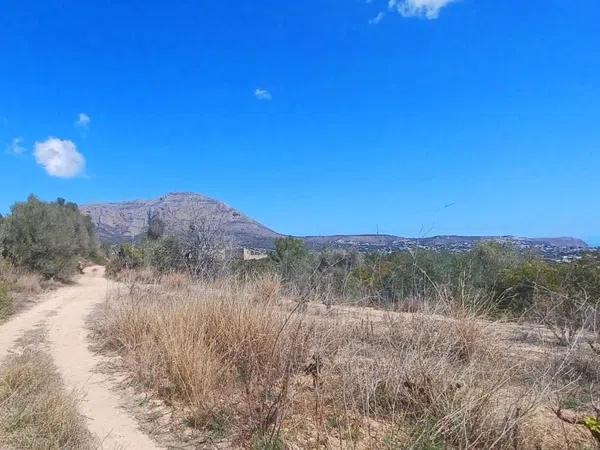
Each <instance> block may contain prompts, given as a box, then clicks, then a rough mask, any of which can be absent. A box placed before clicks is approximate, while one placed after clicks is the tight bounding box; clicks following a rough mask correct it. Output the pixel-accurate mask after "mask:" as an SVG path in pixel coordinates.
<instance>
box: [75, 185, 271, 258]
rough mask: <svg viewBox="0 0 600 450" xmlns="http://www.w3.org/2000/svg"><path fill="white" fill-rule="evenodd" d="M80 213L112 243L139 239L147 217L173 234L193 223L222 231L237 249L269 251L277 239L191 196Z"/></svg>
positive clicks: (224, 209) (211, 202)
mask: <svg viewBox="0 0 600 450" xmlns="http://www.w3.org/2000/svg"><path fill="white" fill-rule="evenodd" d="M80 210H81V212H82V213H83V214H87V215H89V216H90V217H91V218H92V221H93V222H94V223H95V224H96V229H97V232H98V236H99V237H100V239H101V240H104V241H108V242H113V243H116V242H124V241H132V240H136V239H139V238H140V237H141V235H142V234H143V233H144V232H145V231H146V229H147V226H148V218H149V217H158V218H160V219H161V220H162V221H163V222H164V223H165V226H166V230H167V232H168V233H172V234H179V233H182V232H184V231H185V230H187V229H189V227H190V225H192V224H198V223H203V224H207V225H208V226H210V227H214V228H218V229H220V230H222V231H223V233H224V234H225V236H227V237H228V238H229V239H230V240H231V241H232V242H233V244H234V245H237V246H245V247H257V248H262V247H267V248H269V247H271V246H272V242H273V240H274V239H275V238H276V237H277V236H279V235H278V234H277V233H275V232H274V231H272V230H270V229H268V228H267V227H265V226H264V225H261V224H260V223H258V222H256V221H255V220H253V219H251V218H249V217H247V216H246V215H244V214H242V213H241V212H239V211H236V210H235V209H233V208H231V207H230V206H227V205H226V204H225V203H222V202H219V201H217V200H213V199H211V198H208V197H205V196H203V195H199V194H193V193H171V194H167V195H165V196H163V197H160V198H158V199H155V200H134V201H130V202H122V203H101V204H95V205H84V206H81V207H80Z"/></svg>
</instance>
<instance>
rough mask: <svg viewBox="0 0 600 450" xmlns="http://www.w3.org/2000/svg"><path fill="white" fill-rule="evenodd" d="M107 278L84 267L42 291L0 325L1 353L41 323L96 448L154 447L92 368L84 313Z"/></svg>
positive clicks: (101, 292)
mask: <svg viewBox="0 0 600 450" xmlns="http://www.w3.org/2000/svg"><path fill="white" fill-rule="evenodd" d="M112 284H113V283H112V282H110V281H108V280H107V279H105V278H104V268H103V267H99V266H95V267H89V268H87V269H86V271H85V274H84V275H82V276H80V277H78V278H77V279H76V280H75V283H74V284H73V285H71V286H67V287H64V288H61V289H59V290H57V291H54V292H52V293H50V294H47V297H46V298H44V299H43V301H41V302H39V303H38V304H36V305H35V306H34V307H33V308H31V309H29V310H27V311H25V312H23V313H21V314H19V315H17V316H16V317H14V318H12V319H11V320H10V321H9V322H7V323H5V324H3V325H0V358H4V357H5V356H6V354H7V353H8V352H9V351H10V349H11V348H12V347H13V346H14V345H15V343H16V341H17V340H18V339H19V338H20V337H21V336H22V335H23V333H25V332H27V331H29V330H32V329H34V328H35V327H36V326H37V325H38V324H40V323H44V324H45V326H46V327H47V329H48V345H49V348H50V354H51V355H52V357H53V359H54V362H55V364H56V366H57V368H58V370H59V372H60V374H61V375H62V378H63V380H64V382H65V384H66V386H67V387H68V388H69V389H73V390H75V391H76V392H78V393H80V394H81V396H82V398H83V401H82V403H81V404H80V412H81V413H82V414H83V415H84V416H85V417H86V420H87V425H88V428H89V430H90V431H91V432H92V433H94V434H95V435H96V436H97V437H98V440H99V441H100V442H101V443H102V444H101V448H103V449H156V448H159V447H158V446H157V445H156V444H155V443H154V442H153V441H152V440H151V439H150V438H149V437H148V436H147V435H145V434H144V433H143V432H142V431H140V429H139V428H138V424H137V422H136V421H135V419H134V418H133V417H131V416H130V415H128V413H127V411H126V410H125V409H124V408H123V407H122V404H121V401H120V399H119V397H118V395H117V394H116V393H115V392H116V390H115V389H114V387H115V386H114V383H115V382H114V381H111V380H109V379H108V377H107V376H106V375H103V374H101V373H99V372H98V371H97V370H96V368H97V366H98V364H99V362H100V358H99V357H98V356H96V355H95V354H94V353H92V352H91V351H90V350H89V349H88V345H89V342H88V339H87V334H88V331H87V329H86V327H85V319H86V317H87V316H88V315H89V313H90V312H91V310H92V308H93V307H94V306H95V305H97V304H98V303H101V302H102V301H103V300H104V299H105V296H106V292H107V289H110V288H111V287H112Z"/></svg>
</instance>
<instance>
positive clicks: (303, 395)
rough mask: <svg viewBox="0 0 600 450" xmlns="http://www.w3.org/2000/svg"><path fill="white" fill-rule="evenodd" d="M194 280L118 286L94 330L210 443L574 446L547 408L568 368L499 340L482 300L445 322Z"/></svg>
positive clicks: (273, 287)
mask: <svg viewBox="0 0 600 450" xmlns="http://www.w3.org/2000/svg"><path fill="white" fill-rule="evenodd" d="M188 281H189V282H188ZM188 281H186V280H183V279H181V278H179V277H168V278H165V280H164V284H162V285H153V286H139V285H138V286H134V287H133V288H132V287H131V286H129V288H126V289H121V290H118V291H115V292H113V294H112V295H111V296H110V298H109V299H108V300H107V302H106V304H105V305H104V307H103V309H102V311H100V313H99V315H98V316H97V319H96V321H95V323H94V326H93V329H94V331H95V336H96V338H97V341H98V343H99V344H100V345H101V348H103V349H104V350H108V351H115V352H118V353H120V354H121V355H122V357H123V361H124V363H125V366H126V369H127V370H128V371H129V372H131V374H133V376H134V378H135V379H136V380H137V381H138V382H139V383H141V384H142V385H144V386H145V387H146V388H147V389H150V390H152V391H154V392H155V393H156V394H157V395H158V396H160V397H161V398H162V399H163V400H164V401H165V402H167V403H168V404H169V405H171V406H172V407H173V408H174V409H175V410H179V411H184V412H185V416H186V418H187V421H188V424H189V425H191V426H193V427H195V428H197V429H200V430H203V431H204V432H205V433H206V434H207V436H209V438H210V439H212V440H217V441H218V440H223V439H224V440H225V441H226V442H227V443H228V444H229V445H230V446H231V447H234V448H240V447H243V448H252V447H253V448H283V447H282V446H283V445H284V444H283V442H285V445H287V446H288V447H290V448H318V447H326V448H389V449H392V448H397V449H406V448H420V449H424V448H432V449H433V448H456V449H491V448H493V449H515V448H532V449H533V448H538V447H539V446H541V447H540V448H548V449H552V448H554V449H559V448H564V442H565V441H562V442H561V441H558V440H556V439H555V441H556V442H553V441H552V440H551V443H550V444H548V442H547V441H548V439H547V437H548V435H549V433H548V432H547V430H546V429H545V427H552V426H555V425H556V424H555V423H553V422H547V420H550V419H547V417H545V416H544V414H543V411H544V410H545V409H544V405H546V406H548V403H547V399H548V398H549V397H550V396H551V395H552V394H553V391H552V389H553V386H552V382H555V381H556V376H555V375H556V372H555V371H554V372H553V371H552V368H551V364H550V363H548V364H532V363H531V361H528V360H527V358H526V356H525V355H524V356H523V360H522V361H521V360H519V359H518V358H516V357H515V354H514V352H512V350H511V349H509V348H506V346H505V345H504V344H503V345H501V344H500V343H498V342H497V341H496V340H494V339H493V338H492V337H491V336H493V334H492V333H491V330H490V327H494V326H495V325H496V324H494V323H490V322H485V321H482V320H481V319H480V317H479V316H478V315H477V313H476V312H473V311H478V309H476V308H471V309H470V306H471V305H473V304H476V302H471V303H469V302H460V303H459V306H458V307H457V306H456V305H454V306H453V307H452V308H449V307H448V305H446V306H444V308H445V309H444V312H445V314H447V315H445V316H444V315H441V314H432V313H430V314H424V313H417V314H398V313H394V312H388V313H384V312H380V313H379V314H377V315H374V316H369V315H368V314H366V313H365V311H367V310H364V309H360V308H355V309H354V310H353V312H352V313H349V314H342V312H341V311H344V310H343V309H340V310H337V309H336V308H335V307H333V308H324V307H323V308H317V307H315V306H310V305H306V304H304V303H295V302H294V301H293V300H290V299H286V298H284V297H283V296H282V294H281V287H280V283H279V281H278V280H277V278H274V277H269V276H266V277H262V278H259V279H255V280H251V281H246V282H240V281H239V280H234V279H227V280H221V281H219V282H216V283H199V282H197V281H196V282H194V283H192V282H191V280H188ZM448 314H449V315H448ZM567 434H568V433H567ZM277 446H280V447H277Z"/></svg>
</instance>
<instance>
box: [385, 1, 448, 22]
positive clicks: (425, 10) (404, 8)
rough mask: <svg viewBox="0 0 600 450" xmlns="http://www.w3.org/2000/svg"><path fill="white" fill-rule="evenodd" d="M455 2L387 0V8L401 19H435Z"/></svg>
mask: <svg viewBox="0 0 600 450" xmlns="http://www.w3.org/2000/svg"><path fill="white" fill-rule="evenodd" d="M455 1H456V0H389V2H388V7H389V9H391V10H394V11H397V12H398V13H400V14H401V15H402V16H403V17H425V18H427V19H430V20H433V19H437V18H438V17H439V15H440V11H441V10H442V8H444V7H445V6H447V5H449V4H450V3H453V2H455Z"/></svg>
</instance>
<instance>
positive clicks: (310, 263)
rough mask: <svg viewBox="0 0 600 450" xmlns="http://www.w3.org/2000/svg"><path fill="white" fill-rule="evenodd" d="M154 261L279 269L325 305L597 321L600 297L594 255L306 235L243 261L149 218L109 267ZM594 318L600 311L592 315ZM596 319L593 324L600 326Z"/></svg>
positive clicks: (202, 229)
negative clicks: (333, 243) (325, 240)
mask: <svg viewBox="0 0 600 450" xmlns="http://www.w3.org/2000/svg"><path fill="white" fill-rule="evenodd" d="M142 267H146V268H151V269H152V270H153V271H155V272H156V273H158V274H161V273H168V272H173V271H175V272H187V273H188V274H190V275H191V276H194V277H202V278H218V277H220V276H237V277H251V276H255V275H260V274H265V273H271V274H277V276H278V277H279V278H280V279H281V281H282V282H283V285H284V287H285V289H286V290H287V291H288V293H290V294H293V295H294V296H296V297H297V298H300V299H304V300H318V301H322V302H325V303H336V302H350V301H356V302H362V303H363V304H365V303H366V304H375V305H379V306H389V307H393V308H396V309H399V310H406V311H411V310H418V309H422V308H423V306H424V305H425V304H428V305H433V306H439V305H440V304H443V303H446V304H448V305H449V306H452V305H457V304H460V305H463V306H468V307H476V308H480V309H482V310H483V309H485V310H486V312H488V313H490V314H494V315H503V316H509V317H516V316H530V317H531V316H536V317H537V318H539V319H540V320H542V321H549V320H554V321H560V320H562V319H561V315H562V316H578V317H579V318H578V319H577V320H576V322H577V323H581V322H586V323H588V325H589V324H590V321H594V324H595V318H593V319H592V318H590V313H589V310H588V309H589V307H593V308H595V307H596V306H597V305H598V304H599V303H600V258H599V256H598V254H597V253H590V254H588V255H586V256H584V257H583V258H581V259H579V260H577V261H574V262H571V263H559V262H552V261H546V260H543V259H541V258H540V257H538V256H537V255H535V254H532V253H529V252H523V251H520V250H518V249H517V248H515V247H512V246H510V245H506V244H499V243H494V242H484V243H481V244H479V245H477V246H476V247H475V248H474V249H473V250H471V251H469V252H465V253H450V252H437V251H429V250H423V249H419V248H415V249H413V250H412V251H401V252H394V253H390V254H379V253H373V254H359V253H356V252H346V251H336V250H323V251H320V252H311V251H309V250H308V249H307V248H306V246H305V245H304V243H303V242H302V241H301V240H298V239H294V238H291V237H288V238H282V239H278V240H276V243H275V249H274V251H272V252H271V253H270V254H269V257H268V258H267V259H263V260H258V261H242V260H241V258H240V257H239V256H238V255H236V254H235V253H234V252H232V251H230V250H228V247H227V245H226V244H225V241H224V240H223V237H222V236H221V235H219V233H218V232H217V231H216V230H215V229H214V228H213V227H210V226H207V225H206V224H203V225H202V226H199V227H191V228H190V230H189V231H188V232H187V233H184V234H183V235H182V236H180V237H174V236H169V235H165V232H164V226H163V224H162V222H161V221H160V219H158V218H149V227H148V232H147V236H146V239H145V240H144V242H143V243H141V244H139V245H132V244H124V245H121V246H119V247H116V248H115V249H113V251H112V257H111V258H110V262H109V272H110V273H113V274H115V273H118V272H120V271H121V270H123V269H139V268H142ZM594 317H595V316H594ZM594 326H595V325H594Z"/></svg>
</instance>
